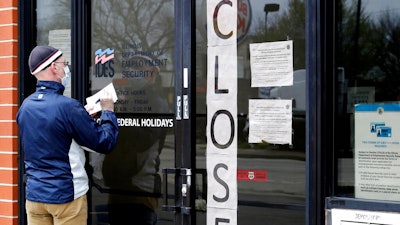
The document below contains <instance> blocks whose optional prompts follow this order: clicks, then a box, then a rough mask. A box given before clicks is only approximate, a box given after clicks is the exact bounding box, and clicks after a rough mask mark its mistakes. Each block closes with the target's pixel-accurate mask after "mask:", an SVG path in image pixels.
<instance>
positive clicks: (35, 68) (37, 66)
mask: <svg viewBox="0 0 400 225" xmlns="http://www.w3.org/2000/svg"><path fill="white" fill-rule="evenodd" d="M62 54H63V53H62V52H61V51H60V50H58V49H55V48H53V47H51V46H36V47H35V48H34V49H33V50H32V52H31V54H30V55H29V69H30V70H31V74H33V75H35V74H36V73H38V72H40V71H42V70H43V69H44V68H46V67H47V66H48V65H50V64H51V63H52V62H54V60H56V59H57V58H58V57H60V56H61V55H62Z"/></svg>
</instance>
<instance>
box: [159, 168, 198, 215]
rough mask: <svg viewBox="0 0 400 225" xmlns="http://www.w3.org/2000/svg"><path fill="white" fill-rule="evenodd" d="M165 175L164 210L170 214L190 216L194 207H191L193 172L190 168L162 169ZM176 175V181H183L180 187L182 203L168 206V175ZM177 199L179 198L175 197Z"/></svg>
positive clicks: (178, 202)
mask: <svg viewBox="0 0 400 225" xmlns="http://www.w3.org/2000/svg"><path fill="white" fill-rule="evenodd" d="M162 173H163V205H162V210H163V211H168V212H181V213H183V214H187V215H190V212H191V210H192V207H190V199H189V198H190V194H191V193H190V188H191V179H192V170H191V169H188V168H166V169H162ZM169 174H172V175H174V178H175V181H176V180H177V179H179V180H181V182H180V185H179V187H175V188H180V192H176V193H179V194H180V196H179V199H181V201H177V202H175V205H169V204H168V199H169V195H168V175H169ZM175 197H177V196H175Z"/></svg>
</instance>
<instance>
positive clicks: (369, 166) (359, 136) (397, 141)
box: [354, 103, 400, 201]
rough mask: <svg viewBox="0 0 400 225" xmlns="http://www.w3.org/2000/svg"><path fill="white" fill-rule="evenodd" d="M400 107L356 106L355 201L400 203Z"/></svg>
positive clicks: (389, 105)
mask: <svg viewBox="0 0 400 225" xmlns="http://www.w3.org/2000/svg"><path fill="white" fill-rule="evenodd" d="M399 124H400V104H397V103H393V104H392V103H390V104H378V103H375V104H358V105H355V135H354V136H355V155H354V160H355V165H354V166H355V197H356V198H365V199H378V200H394V201H399V200H400V126H399Z"/></svg>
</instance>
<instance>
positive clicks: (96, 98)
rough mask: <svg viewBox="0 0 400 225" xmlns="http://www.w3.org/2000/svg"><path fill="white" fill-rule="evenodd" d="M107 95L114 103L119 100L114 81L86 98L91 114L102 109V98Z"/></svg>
mask: <svg viewBox="0 0 400 225" xmlns="http://www.w3.org/2000/svg"><path fill="white" fill-rule="evenodd" d="M106 96H108V97H110V98H112V100H113V101H114V103H115V102H116V101H117V100H118V96H117V93H116V91H115V88H114V85H113V83H110V84H109V85H107V86H105V87H104V88H103V89H101V90H100V91H98V92H97V93H96V94H94V95H92V96H90V97H87V98H86V103H87V106H88V108H91V109H90V111H88V113H89V114H90V115H92V114H94V113H97V112H100V111H101V105H100V98H104V97H106Z"/></svg>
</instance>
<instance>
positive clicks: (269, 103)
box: [249, 99, 292, 144]
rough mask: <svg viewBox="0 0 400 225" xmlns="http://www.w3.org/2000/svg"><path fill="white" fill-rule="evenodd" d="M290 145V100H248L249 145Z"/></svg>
mask: <svg viewBox="0 0 400 225" xmlns="http://www.w3.org/2000/svg"><path fill="white" fill-rule="evenodd" d="M261 142H266V143H271V144H292V100H279V99H250V100H249V143H261Z"/></svg>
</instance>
